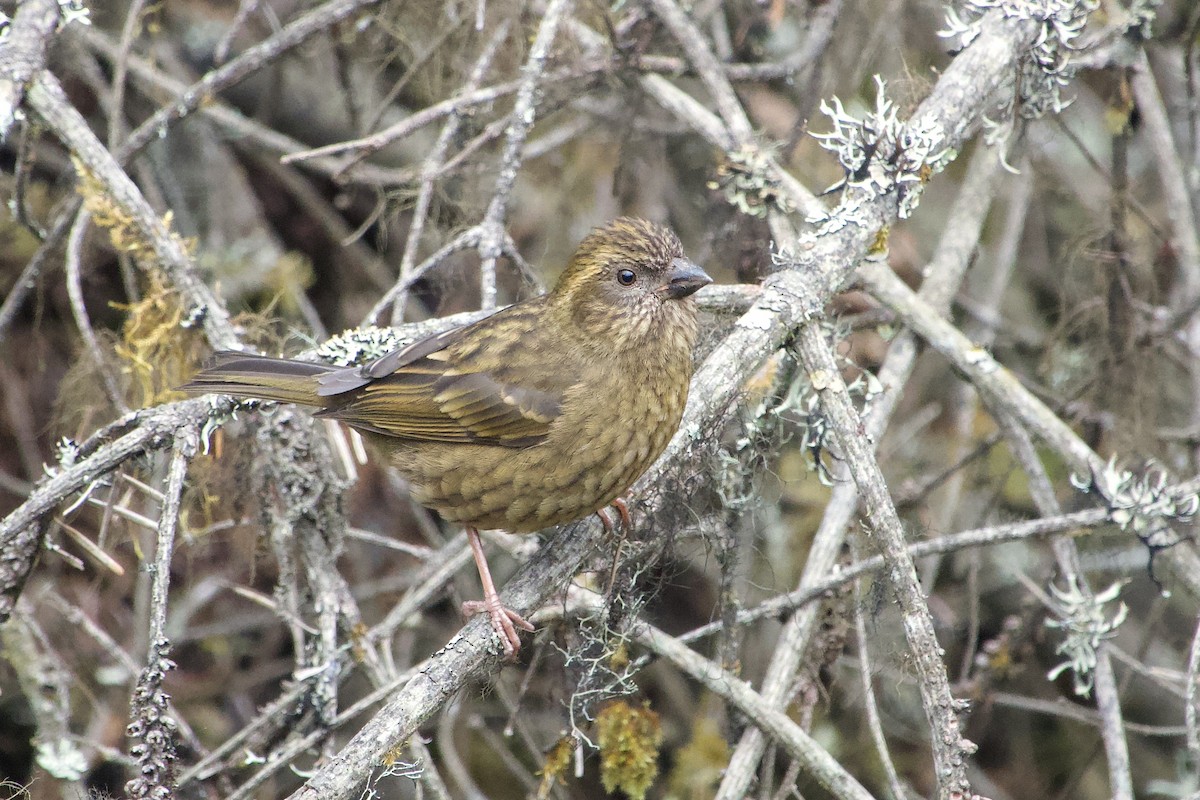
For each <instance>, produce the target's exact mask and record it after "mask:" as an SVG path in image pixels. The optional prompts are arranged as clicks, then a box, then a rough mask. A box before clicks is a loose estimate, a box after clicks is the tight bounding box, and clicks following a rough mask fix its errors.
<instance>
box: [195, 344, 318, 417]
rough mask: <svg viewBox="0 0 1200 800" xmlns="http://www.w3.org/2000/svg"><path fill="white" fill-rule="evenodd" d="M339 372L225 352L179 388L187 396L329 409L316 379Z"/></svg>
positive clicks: (215, 357) (310, 365)
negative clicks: (228, 396)
mask: <svg viewBox="0 0 1200 800" xmlns="http://www.w3.org/2000/svg"><path fill="white" fill-rule="evenodd" d="M336 369H339V367H334V366H330V365H328V364H312V363H309V362H307V361H292V360H290V359H286V358H270V357H268V356H255V355H248V354H246V353H238V352H234V351H230V350H225V351H222V352H219V353H217V354H216V355H214V356H213V360H212V362H211V363H209V365H208V366H207V367H205V368H204V369H202V370H201V371H200V372H199V373H198V374H197V375H196V377H194V378H193V379H192V380H191V381H189V382H188V383H185V384H184V385H183V386H180V387H179V389H180V391H183V392H187V393H188V394H208V393H210V392H211V393H213V394H231V395H233V396H234V397H253V398H258V399H259V400H279V401H282V402H285V403H299V404H300V405H304V406H318V407H326V406H328V405H329V398H326V397H321V396H319V395H318V394H317V378H318V377H319V376H321V375H324V374H325V373H327V372H333V371H334V370H336Z"/></svg>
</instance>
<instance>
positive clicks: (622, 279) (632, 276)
mask: <svg viewBox="0 0 1200 800" xmlns="http://www.w3.org/2000/svg"><path fill="white" fill-rule="evenodd" d="M636 280H637V274H636V273H634V271H633V270H631V269H623V270H621V271H619V272H618V273H617V283H619V284H621V285H622V286H633V282H634V281H636Z"/></svg>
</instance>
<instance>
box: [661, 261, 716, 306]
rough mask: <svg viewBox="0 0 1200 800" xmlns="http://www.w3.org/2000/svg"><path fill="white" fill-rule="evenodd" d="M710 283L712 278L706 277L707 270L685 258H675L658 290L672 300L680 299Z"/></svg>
mask: <svg viewBox="0 0 1200 800" xmlns="http://www.w3.org/2000/svg"><path fill="white" fill-rule="evenodd" d="M710 283H712V278H710V277H708V273H707V272H705V271H704V270H702V269H700V267H698V266H696V265H695V264H693V263H692V262H691V261H688V260H687V259H686V258H676V259H673V260H672V261H671V271H670V272H668V273H667V283H666V285H665V286H663V287H662V288H661V289H660V291H661V292H663V293H664V294H665V295H666V296H667V297H669V298H671V299H672V300H681V299H683V298H684V297H687V296H688V295H690V294H692V293H693V292H695V291H696V290H698V289H700V288H702V287H705V286H708V285H709V284H710Z"/></svg>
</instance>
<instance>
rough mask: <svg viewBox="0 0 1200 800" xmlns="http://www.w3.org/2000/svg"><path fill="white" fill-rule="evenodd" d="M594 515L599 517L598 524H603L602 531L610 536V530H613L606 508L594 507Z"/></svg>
mask: <svg viewBox="0 0 1200 800" xmlns="http://www.w3.org/2000/svg"><path fill="white" fill-rule="evenodd" d="M596 516H597V517H599V518H600V524H601V525H603V526H604V533H605V534H606V535H608V536H612V532H613V524H612V517H610V516H608V509H606V508H599V509H596Z"/></svg>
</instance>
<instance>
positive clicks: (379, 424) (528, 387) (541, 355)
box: [318, 298, 579, 447]
mask: <svg viewBox="0 0 1200 800" xmlns="http://www.w3.org/2000/svg"><path fill="white" fill-rule="evenodd" d="M540 301H541V299H540V298H538V299H535V300H532V301H528V302H526V303H521V304H518V305H516V306H511V307H509V308H508V309H505V310H504V311H501V312H499V313H498V314H494V315H492V316H491V317H488V318H487V319H484V320H481V321H480V322H477V323H474V324H473V325H468V326H466V327H463V328H457V329H454V330H451V331H447V332H445V333H440V334H436V335H434V336H431V337H429V338H427V339H423V340H421V341H419V342H415V343H414V344H411V345H409V346H407V347H404V348H401V349H399V350H397V351H395V352H393V353H389V354H387V355H385V356H383V357H382V358H379V359H377V360H375V361H373V362H371V363H370V364H367V365H365V366H362V367H348V368H346V369H340V370H336V371H334V372H330V373H327V374H325V375H322V376H321V377H320V378H319V381H320V389H319V390H318V393H319V394H320V395H321V396H324V397H330V398H331V399H332V400H333V402H332V404H331V407H330V408H328V409H326V410H324V411H321V412H320V414H321V415H322V416H328V417H333V418H335V419H340V420H342V421H343V422H346V423H348V424H350V425H353V426H355V427H358V428H361V429H364V430H368V431H373V432H375V433H381V434H384V435H387V436H397V437H400V438H405V439H415V440H420V441H437V442H447V443H452V442H462V443H468V442H474V443H479V444H495V445H502V446H508V447H526V446H529V445H531V444H537V443H538V442H540V441H542V440H543V439H544V438H545V437H546V435H547V434H548V433H549V430H550V426H551V425H552V424H553V423H554V421H555V420H556V419H558V417H559V415H560V414H561V413H562V403H563V397H564V394H565V393H566V391H567V389H568V388H569V387H570V386H571V385H572V384H573V383H574V382H575V381H576V380H578V377H579V376H578V375H577V374H574V371H573V370H571V369H570V368H569V367H566V366H565V365H564V364H563V363H562V361H563V356H562V353H561V352H556V353H555V360H556V361H557V362H558V363H557V364H556V367H557V368H549V367H548V365H547V363H546V362H545V360H544V359H545V357H546V352H543V351H544V350H545V348H543V347H541V346H539V345H540V336H539V333H540V329H539V326H538V324H537V323H538V313H537V311H538V304H539V303H540ZM559 350H561V348H559ZM550 352H555V351H550Z"/></svg>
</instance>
